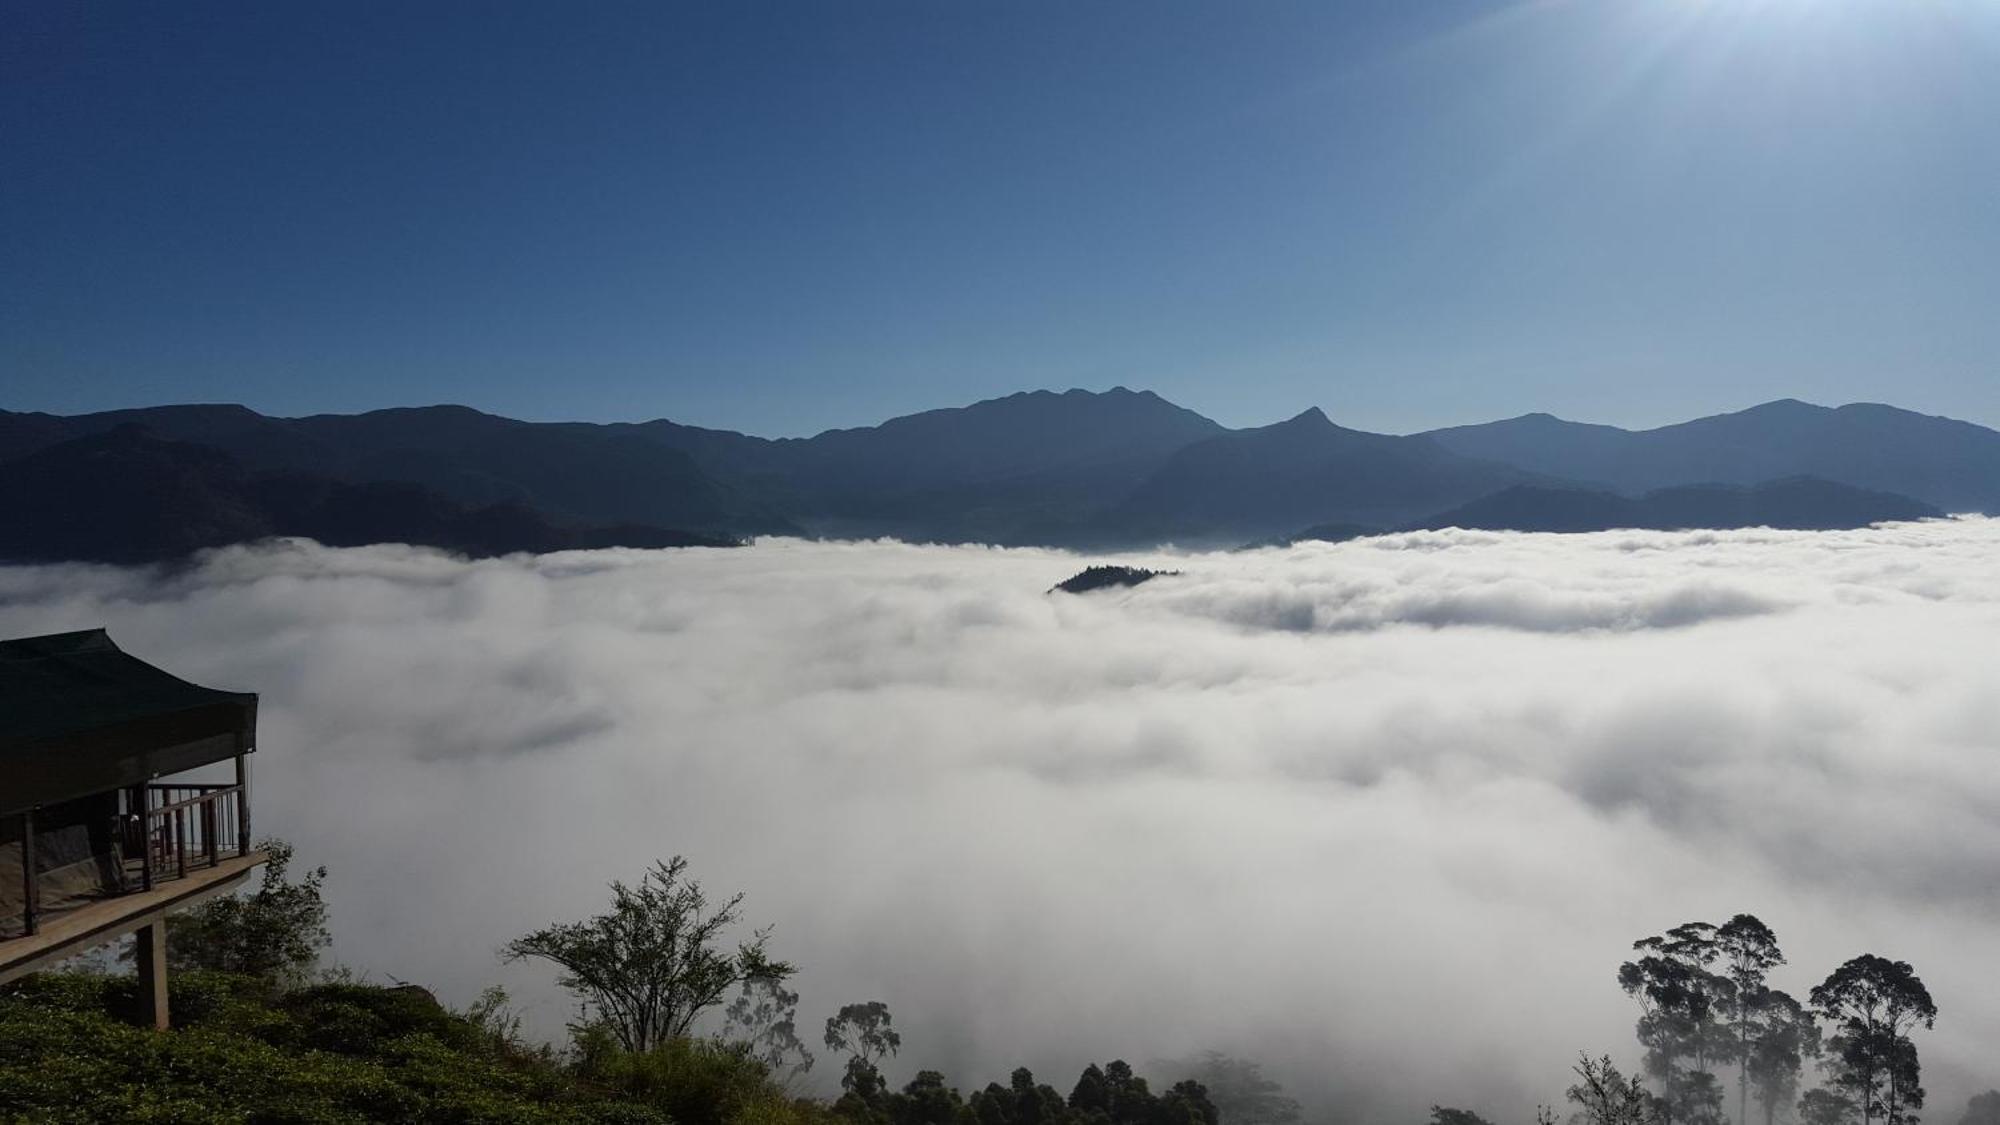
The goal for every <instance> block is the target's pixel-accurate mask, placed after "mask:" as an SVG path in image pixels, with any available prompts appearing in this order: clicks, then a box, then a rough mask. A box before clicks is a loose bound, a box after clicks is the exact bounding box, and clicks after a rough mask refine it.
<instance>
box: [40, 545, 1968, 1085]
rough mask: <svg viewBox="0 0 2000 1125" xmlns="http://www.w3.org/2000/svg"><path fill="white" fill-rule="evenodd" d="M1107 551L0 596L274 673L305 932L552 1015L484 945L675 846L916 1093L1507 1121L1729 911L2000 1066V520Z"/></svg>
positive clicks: (383, 967) (269, 581)
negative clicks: (872, 1033) (1108, 1098)
mask: <svg viewBox="0 0 2000 1125" xmlns="http://www.w3.org/2000/svg"><path fill="white" fill-rule="evenodd" d="M1117 561H1122V562H1133V563H1142V564H1147V565H1154V566H1161V567H1168V568H1172V569H1177V570H1180V571H1182V572H1183V573H1182V574H1181V575H1180V576H1178V577H1174V578H1166V579H1160V580H1158V581H1154V582H1151V583H1148V584H1146V585H1143V586H1140V587H1137V588H1134V589H1129V590H1112V591H1106V592H1100V593H1097V594H1092V595H1086V596H1081V597H1074V596H1068V595H1048V594H1046V593H1044V591H1046V590H1047V589H1048V588H1049V587H1050V586H1051V585H1052V584H1054V583H1055V582H1057V581H1059V580H1061V579H1063V578H1065V577H1067V576H1068V575H1070V574H1072V573H1074V572H1075V571H1076V570H1078V569H1080V568H1081V567H1082V565H1084V560H1080V559H1078V558H1077V557H1074V556H1070V555H1066V554H1062V553H1058V552H1048V551H1035V550H1007V551H1001V550H988V549H979V548H940V547H913V546H906V545H902V544H894V543H865V544H818V543H802V542H794V541H777V542H766V543H762V544H760V545H758V546H756V547H754V548H751V549H747V550H740V551H707V550H690V551H668V552H637V551H630V552H628V551H605V552H592V553H579V554H568V555H554V556H545V557H542V558H539V559H520V558H516V559H500V560H491V561H485V562H476V563H468V562H463V561H458V560H453V559H448V558H444V557H441V556H438V555H435V554H431V553H428V552H422V551H415V550H409V549H402V548H372V549H365V550H340V551H336V550H326V549H321V548H318V547H316V546H312V545H300V546H289V547H284V546H281V547H267V548H256V549H233V550H227V551H222V552H219V553H216V554H213V555H210V556H207V557H206V558H205V559H204V560H203V561H202V562H201V563H200V564H199V565H197V566H194V567H192V568H191V569H187V570H183V571H178V572H164V571H150V570H121V569H115V568H102V567H41V568H12V569H0V635H8V636H14V635H22V634H28V633H37V632H48V631H54V630H60V629H73V628H84V627H89V626H95V625H100V624H102V625H106V626H109V627H110V629H111V630H112V634H113V636H114V637H116V638H117V639H118V641H119V642H120V643H121V644H122V645H124V646H125V647H126V648H127V649H129V650H131V651H133V652H135V653H137V654H139V655H141V656H143V657H146V658H148V659H152V660H155V661H157V662H159V663H161V664H163V665H165V666H167V667H168V668H171V669H173V670H175V671H178V672H181V673H183V674H185V675H187V676H189V677H190V678H192V679H195V680H197V681H200V682H203V683H208V684H212V685H215V686H220V687H230V688H242V689H250V690H256V691H259V692H261V693H263V708H262V728H261V742H262V750H261V752H260V753H259V754H258V755H257V758H256V767H255V777H256V787H257V788H256V809H257V820H258V825H259V827H260V829H262V830H265V831H271V832H279V833H282V834H284V835H287V836H289V837H291V838H292V839H293V840H294V841H295V842H296V843H298V845H299V846H300V848H301V851H302V853H303V855H304V856H305V857H306V858H308V859H310V860H312V861H314V862H324V863H326V864H327V865H328V866H329V867H330V868H331V869H332V877H331V880H330V882H329V887H330V890H331V892H332V899H333V913H334V921H335V935H336V944H335V949H334V955H335V957H336V958H337V959H338V960H340V961H342V962H345V963H347V964H349V965H352V966H353V967H355V968H356V969H359V970H361V971H364V972H368V973H372V974H374V975H375V976H376V977H377V978H378V979H387V978H390V977H394V978H398V979H410V980H417V981H422V982H426V983H434V984H435V985H437V986H438V987H439V988H440V990H441V991H442V992H443V993H445V995H446V997H447V998H448V999H451V1000H457V1001H463V1000H465V999H468V998H469V997H470V996H471V995H472V994H474V993H475V992H476V991H477V990H478V989H479V987H481V986H483V985H485V984H489V983H495V982H498V983H504V984H506V985H507V986H508V987H509V988H510V989H513V990H515V991H516V992H517V993H518V994H519V995H521V996H522V997H524V998H525V1000H526V1002H527V1004H528V1007H529V1009H530V1017H531V1020H532V1022H533V1023H534V1024H535V1026H537V1027H538V1028H540V1029H541V1030H543V1031H544V1032H546V1033H549V1034H554V1033H557V1032H558V1031H559V1030H560V1027H561V1024H562V1021H563V1020H564V1018H566V1017H567V1016H568V1015H569V1014H570V1012H569V1008H568V1004H567V1001H566V1000H564V999H563V997H562V995H561V993H559V992H558V991H557V990H555V989H554V988H553V986H552V984H551V983H550V980H549V978H548V976H547V975H546V974H544V973H542V972H540V971H538V970H536V969H534V968H532V967H523V966H502V965H500V964H499V963H498V962H497V961H496V959H495V957H494V955H493V950H494V948H495V947H496V946H498V945H499V944H500V943H501V942H502V941H504V940H506V939H507V938H509V937H512V936H514V935H516V934H518V933H520V932H522V931H524V930H526V929H528V928H531V927H533V926H536V925H538V924H541V923H543V922H545V921H548V920H552V919H558V918H570V917H578V916H582V915H584V914H586V913H588V912H591V911H593V910H594V909H596V908H598V907H599V906H600V904H601V903H602V902H603V901H604V898H605V895H604V890H603V887H604V884H605V883H606V882H607V881H608V880H610V879H613V878H624V879H632V878H635V877H637V876H638V874H639V873H640V872H641V871H642V870H643V869H644V868H645V866H646V865H647V864H648V863H649V862H651V861H652V860H653V859H654V858H656V857H663V856H666V855H670V854H674V853H684V854H686V855H687V856H688V857H689V858H690V859H691V860H692V861H693V864H694V870H695V872H696V873H697V874H698V875H699V876H700V877H701V878H703V879H704V881H705V882H707V883H708V884H709V885H710V886H711V887H713V888H715V889H728V888H741V889H744V890H746V891H748V892H749V898H748V900H747V904H746V906H747V910H748V915H749V917H750V918H751V919H753V920H755V921H757V922H759V923H763V922H770V923H775V925H776V927H777V929H776V936H775V939H774V949H775V950H776V952H778V953H780V954H781V955H783V956H785V957H788V958H791V959H794V960H796V961H799V962H800V963H802V964H803V966H804V973H803V975H802V977H801V978H800V982H799V983H800V988H801V991H802V993H803V994H804V1004H803V1007H802V1011H801V1016H802V1019H803V1021H804V1024H805V1026H807V1027H814V1026H817V1023H818V1021H819V1020H820V1019H822V1018H823V1017H824V1016H825V1015H827V1014H830V1013H831V1012H832V1010H833V1009H834V1008H836V1007H837V1006H838V1005H840V1004H841V1003H843V1002H847V1001H853V1000H860V999H875V998H879V999H883V1000H886V1001H888V1003H889V1005H890V1007H891V1008H892V1009H893V1010H894V1011H895V1013H896V1019H897V1025H898V1026H899V1027H901V1028H903V1029H904V1034H905V1043H906V1047H905V1050H904V1054H903V1057H902V1058H901V1059H899V1060H896V1062H895V1063H894V1064H893V1066H892V1067H891V1075H892V1077H894V1078H897V1079H899V1080H900V1079H901V1078H903V1077H907V1074H908V1073H909V1072H911V1071H914V1070H915V1069H917V1068H918V1067H921V1066H937V1067H940V1068H942V1069H945V1070H946V1071H947V1072H948V1073H949V1074H950V1075H951V1077H952V1078H953V1080H954V1081H956V1082H958V1083H960V1084H964V1085H983V1084H984V1083H985V1082H986V1081H988V1080H991V1079H996V1078H998V1079H1004V1078H1005V1075H1006V1072H1007V1071H1008V1070H1009V1069H1011V1068H1012V1067H1013V1066H1015V1065H1021V1064H1026V1065H1029V1066H1032V1067H1034V1068H1035V1069H1036V1071H1037V1073H1038V1074H1039V1075H1040V1076H1041V1077H1043V1078H1044V1079H1046V1080H1049V1081H1051V1082H1053V1083H1055V1084H1056V1085H1058V1086H1059V1087H1062V1088H1064V1089H1066V1088H1067V1086H1068V1084H1069V1083H1070V1082H1071V1081H1072V1080H1073V1079H1074V1076H1075V1071H1076V1069H1078V1068H1079V1067H1080V1066H1081V1065H1082V1063H1083V1062H1084V1061H1087V1060H1089V1059H1103V1058H1108V1057H1112V1056H1123V1057H1127V1058H1131V1059H1134V1060H1144V1059H1151V1058H1158V1057H1170V1056H1176V1055H1180V1054H1185V1053H1189V1052H1192V1051H1194V1050H1198V1049H1202V1048H1207V1047H1218V1048H1221V1049H1224V1050H1228V1051H1231V1052H1234V1053H1240V1054H1247V1055H1251V1056H1253V1057H1256V1058H1258V1059H1260V1060H1263V1061H1265V1062H1266V1064H1267V1066H1268V1067H1269V1068H1271V1069H1273V1070H1275V1071H1277V1072H1278V1073H1279V1074H1280V1075H1281V1076H1282V1077H1284V1078H1285V1079H1286V1080H1287V1083H1288V1085H1290V1086H1292V1087H1293V1088H1294V1089H1295V1091H1297V1092H1298V1093H1299V1094H1300V1095H1301V1096H1302V1097H1303V1098H1304V1099H1305V1100H1306V1101H1308V1103H1309V1104H1313V1105H1317V1106H1318V1107H1320V1108H1321V1110H1322V1111H1323V1113H1324V1114H1325V1116H1327V1117H1328V1118H1337V1119H1339V1120H1342V1121H1355V1122H1361V1123H1372V1122H1383V1123H1390V1122H1404V1123H1409V1122H1415V1121H1418V1120H1421V1119H1422V1117H1423V1116H1424V1113H1425V1111H1426V1108H1427V1107H1428V1106H1429V1105H1430V1104H1431V1103H1433V1102H1438V1103H1443V1104H1447V1105H1452V1104H1457V1105H1469V1106H1474V1107H1477V1108H1479V1109H1481V1110H1482V1112H1485V1113H1486V1114H1487V1115H1488V1116H1489V1117H1492V1118H1493V1119H1495V1120H1498V1121H1503V1122H1504V1121H1525V1120H1529V1119H1530V1117H1529V1115H1530V1113H1531V1111H1532V1107H1533V1106H1534V1105H1535V1104H1536V1103H1537V1102H1547V1101H1555V1100H1557V1099H1559V1097H1560V1093H1561V1090H1562V1088H1563V1086H1564V1085H1565V1084H1566V1067H1567V1065H1568V1062H1569V1060H1571V1059H1572V1058H1573V1057H1574V1055H1575V1053H1576V1052H1577V1051H1578V1050H1579V1049H1587V1050H1590V1051H1593V1052H1600V1051H1609V1052H1611V1053H1613V1054H1614V1055H1616V1056H1618V1057H1620V1058H1621V1059H1623V1060H1627V1061H1636V1054H1637V1052H1636V1050H1635V1049H1634V1047H1633V1046H1632V1039H1631V1026H1632V1021H1633V1018H1634V1016H1635V1014H1636V1013H1635V1011H1634V1009H1633V1007H1632V1005H1631V1002H1630V1001H1629V1000H1627V999H1626V998H1625V997H1624V996H1623V995H1621V994H1620V993H1619V991H1618V989H1617V986H1616V984H1615V981H1614V979H1613V974H1614V971H1615V968H1616V966H1617V964H1618V962H1619V961H1620V960H1621V959H1622V958H1623V955H1624V953H1625V951H1626V949H1627V947H1628V945H1629V943H1630V941H1631V940H1632V939H1634V938H1636V937H1640V936H1643V935H1645V934H1648V933H1652V932H1655V931H1658V930H1660V929H1662V928H1664V927H1667V926H1670V925H1673V924H1675V923H1677V922H1680V921H1684V920H1687V919H1690V918H1708V919H1713V920H1721V919H1723V918H1726V917H1727V916H1728V915H1729V914H1731V913H1734V912H1736V911H1740V910H1748V911H1751V912H1754V913H1757V914H1759V915H1760V916H1762V917H1763V918H1764V919H1765V920H1766V921H1767V922H1769V923H1770V924H1771V925H1772V926H1773V927H1775V928H1776V929H1777V931H1778V934H1779V936H1780V938H1781V940H1782V941H1783V942H1784V944H1785V946H1786V948H1787V951H1788V952H1789V953H1790V955H1791V959H1792V962H1793V964H1792V965H1791V966H1789V967H1787V968H1786V969H1783V970H1781V971H1780V973H1779V974H1778V983H1780V984H1781V985H1783V986H1785V987H1788V988H1791V989H1792V990H1794V991H1795V992H1798V993H1803V991H1804V990H1806V989H1807V988H1809V987H1810V986H1811V984H1812V983H1813V982H1815V981H1817V980H1818V979H1819V978H1820V976H1822V975H1824V973H1825V972H1826V971H1827V970H1828V969H1830V968H1831V967H1832V966H1833V965H1835V964H1837V963H1838V962H1839V961H1841V960H1844V959H1845V958H1847V957H1849V956H1851V955H1854V954H1856V953H1860V952H1863V951H1869V952H1878V953H1882V954H1885V955H1890V956H1894V957H1897V958H1901V959H1906V960H1909V961H1911V962H1913V963H1914V964H1915V965H1916V966H1917V968H1918V970H1919V971H1920V972H1921V973H1922V974H1923V976H1924V977H1925V979H1926V981H1927V982H1928V983H1929V985H1930V987H1931V990H1932V992H1933V993H1934V994H1935V995H1936V996H1937V997H1938V1000H1939V1004H1940V1007H1941V1008H1942V1010H1943V1014H1942V1016H1941V1018H1940V1022H1939V1026H1938V1030H1937V1031H1936V1032H1935V1033H1934V1034H1931V1035H1928V1036H1926V1037H1924V1038H1923V1039H1921V1040H1920V1046H1921V1048H1922V1050H1923V1052H1924V1057H1925V1059H1926V1063H1927V1068H1926V1078H1927V1081H1926V1085H1927V1086H1928V1087H1929V1088H1930V1090H1931V1092H1932V1096H1933V1100H1932V1103H1931V1109H1930V1110H1929V1116H1930V1118H1931V1119H1933V1120H1940V1121H1949V1120H1953V1119H1955V1118H1956V1116H1957V1114H1958V1111H1959V1109H1960V1108H1961V1107H1962V1106H1963V1104H1964V1098H1965V1097H1966V1096H1968V1095H1969V1094H1971V1093H1973V1092H1975V1091H1977V1090H1981V1089H1985V1088H1987V1087H1988V1086H1992V1085H1996V1084H2000V1066H1996V1064H1995V1063H1994V1062H1993V1061H1992V1052H1991V1050H1990V1046H1991V1044H1992V1043H1994V1042H2000V992H1996V991H1995V988H1994V986H1993V984H1992V972H1991V966H1990V961H1991V959H1992V951H1993V950H1994V949H1995V948H2000V895H1996V894H1995V887H1996V876H1995V874H1994V872H1995V870H1996V867H2000V771H1996V769H1995V768H1994V764H1995V763H1994V757H1995V751H1996V749H2000V665H1997V664H1996V662H1995V660H1994V653H1995V652H2000V643H1996V642H2000V522H1991V521H1981V520H1961V521H1955V522H1937V523H1925V524H1915V525H1899V526H1892V527H1887V528H1881V529H1875V530H1868V531H1858V532H1851V533H1784V532H1769V531H1745V532H1726V533H1700V534H1668V533H1607V534H1599V535H1584V536H1545V535H1514V534H1488V533H1466V532H1439V533H1421V534H1411V535H1406V536H1395V537H1388V538H1383V539H1374V540H1365V541H1359V542H1353V543H1346V544H1340V545H1305V546H1300V547H1296V548H1292V549H1289V550H1271V551H1261V552H1249V553H1242V554H1222V555H1185V556H1161V557H1157V558H1153V559H1146V558H1132V557H1125V558H1121V559H1119V560H1117ZM835 1069H837V1068H836V1067H835V1066H834V1065H832V1064H830V1063H824V1062H823V1063H822V1066H821V1070H822V1071H831V1070H835Z"/></svg>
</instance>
